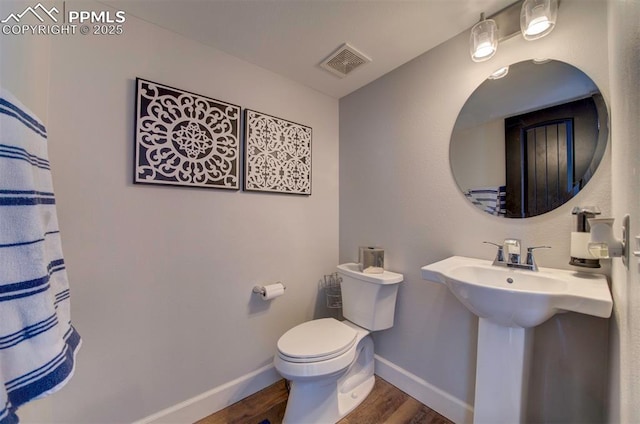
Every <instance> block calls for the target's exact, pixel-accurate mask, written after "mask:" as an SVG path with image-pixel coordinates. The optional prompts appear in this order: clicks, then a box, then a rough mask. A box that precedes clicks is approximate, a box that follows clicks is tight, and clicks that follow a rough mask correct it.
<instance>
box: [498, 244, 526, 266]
mask: <svg viewBox="0 0 640 424" xmlns="http://www.w3.org/2000/svg"><path fill="white" fill-rule="evenodd" d="M503 246H504V252H505V253H506V255H507V256H506V262H507V265H519V264H520V256H522V250H521V248H520V240H518V239H506V240H505V241H504V244H503Z"/></svg>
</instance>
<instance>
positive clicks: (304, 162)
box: [244, 109, 311, 195]
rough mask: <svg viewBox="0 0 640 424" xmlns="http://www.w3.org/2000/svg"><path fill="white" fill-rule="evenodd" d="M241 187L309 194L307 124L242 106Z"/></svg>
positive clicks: (249, 189) (309, 169)
mask: <svg viewBox="0 0 640 424" xmlns="http://www.w3.org/2000/svg"><path fill="white" fill-rule="evenodd" d="M244 122H245V137H244V154H245V163H244V170H245V171H244V189H245V190H247V191H268V192H276V193H289V194H303V195H310V194H311V128H310V127H306V126H304V125H300V124H296V123H293V122H289V121H286V120H284V119H280V118H275V117H273V116H269V115H265V114H264V113H260V112H256V111H253V110H249V109H245V119H244Z"/></svg>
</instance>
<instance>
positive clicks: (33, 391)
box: [0, 88, 80, 424]
mask: <svg viewBox="0 0 640 424" xmlns="http://www.w3.org/2000/svg"><path fill="white" fill-rule="evenodd" d="M69 316H70V315H69V283H68V280H67V273H66V271H65V264H64V259H63V257H62V248H61V243H60V233H59V231H58V219H57V216H56V209H55V198H54V195H53V186H52V182H51V172H50V169H49V160H48V154H47V131H46V129H45V127H44V126H43V125H42V124H41V123H40V121H39V120H38V119H37V118H36V117H35V116H34V115H33V114H32V113H31V112H30V111H29V110H28V109H27V108H26V107H25V106H23V105H22V104H21V103H20V102H19V101H18V100H16V99H15V97H13V95H11V94H10V93H9V92H7V91H6V90H3V89H2V88H0V424H14V423H17V422H18V416H17V415H16V409H17V408H18V407H19V406H20V405H22V404H24V403H26V402H28V401H30V400H32V399H36V398H40V397H43V396H46V395H48V394H50V393H53V392H55V391H57V390H58V389H60V388H61V387H62V386H63V385H64V384H65V383H66V382H67V381H68V380H69V378H71V375H72V374H73V369H74V356H75V352H76V351H77V349H78V347H79V346H80V336H79V335H78V333H77V332H76V331H75V329H74V328H73V327H72V326H71V322H70V320H69Z"/></svg>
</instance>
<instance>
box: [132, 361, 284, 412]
mask: <svg viewBox="0 0 640 424" xmlns="http://www.w3.org/2000/svg"><path fill="white" fill-rule="evenodd" d="M281 378H282V377H281V376H280V375H279V374H278V372H277V371H276V370H275V368H274V367H273V365H272V364H270V365H266V366H264V367H262V368H260V369H258V370H256V371H253V372H250V373H249V374H245V375H243V376H242V377H239V378H236V379H235V380H233V381H230V382H228V383H225V384H223V385H222V386H218V387H216V388H214V389H211V390H209V391H208V392H205V393H202V394H200V395H198V396H196V397H193V398H191V399H187V400H186V401H184V402H181V403H179V404H177V405H174V406H172V407H170V408H167V409H164V410H162V411H160V412H157V413H155V414H153V415H149V416H148V417H146V418H143V419H141V420H139V421H136V422H135V423H133V424H161V423H171V424H177V423H184V424H191V423H194V422H196V421H198V420H200V419H202V418H204V417H206V416H208V415H211V414H213V413H214V412H217V411H219V410H221V409H224V408H226V407H227V406H229V405H231V404H233V403H236V402H237V401H239V400H241V399H244V398H246V397H247V396H249V395H252V394H254V393H255V392H258V391H260V390H262V389H264V388H265V387H268V386H270V385H272V384H273V383H275V382H276V381H278V380H280V379H281Z"/></svg>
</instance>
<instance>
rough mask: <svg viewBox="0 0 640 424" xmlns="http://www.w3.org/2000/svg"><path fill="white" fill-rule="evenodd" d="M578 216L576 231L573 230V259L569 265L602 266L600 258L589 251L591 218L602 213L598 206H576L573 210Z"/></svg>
mask: <svg viewBox="0 0 640 424" xmlns="http://www.w3.org/2000/svg"><path fill="white" fill-rule="evenodd" d="M571 213H572V214H573V215H575V216H576V227H575V231H572V232H571V260H570V261H569V265H573V266H580V267H584V268H600V260H599V259H598V258H596V257H595V256H593V255H592V254H591V252H589V242H590V241H591V234H590V230H591V227H590V226H589V219H590V218H595V217H596V215H600V209H598V207H597V206H576V207H575V208H573V210H572V211H571Z"/></svg>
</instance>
